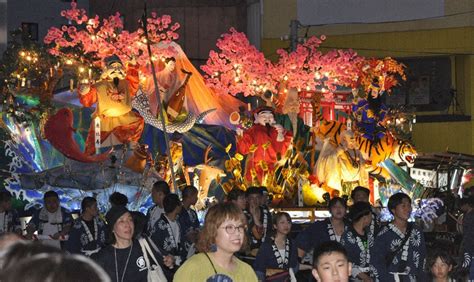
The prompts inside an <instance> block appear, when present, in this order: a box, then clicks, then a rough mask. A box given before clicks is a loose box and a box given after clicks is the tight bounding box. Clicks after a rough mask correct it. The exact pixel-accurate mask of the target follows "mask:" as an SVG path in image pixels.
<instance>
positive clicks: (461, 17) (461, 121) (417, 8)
mask: <svg viewBox="0 0 474 282" xmlns="http://www.w3.org/2000/svg"><path fill="white" fill-rule="evenodd" d="M262 7H263V11H262V14H263V19H262V26H263V37H262V43H261V44H262V45H261V46H262V51H263V52H264V53H265V55H266V57H267V58H270V59H274V58H276V50H277V49H278V48H288V46H289V43H290V42H289V40H282V38H283V39H285V38H289V36H288V35H289V34H290V22H291V21H292V20H298V21H299V24H300V25H299V28H298V37H305V36H312V35H326V37H327V39H326V41H325V43H323V44H322V46H321V47H322V50H324V49H353V50H355V51H357V52H358V54H360V55H362V56H366V57H379V58H383V57H386V56H390V57H393V58H395V59H397V60H400V61H401V62H403V63H405V64H406V65H407V73H408V81H407V82H405V83H403V84H402V87H401V89H402V90H400V91H401V92H404V93H402V95H404V96H397V99H398V102H397V103H399V104H403V103H405V104H408V105H410V106H412V107H413V108H415V109H416V115H417V123H416V124H415V125H414V128H413V141H414V143H415V146H416V147H417V148H418V150H419V151H421V152H439V151H445V150H449V151H456V152H462V153H466V154H474V142H473V133H472V132H473V127H474V123H473V122H472V118H471V116H472V113H473V110H474V99H473V98H472V97H473V96H474V17H473V15H474V2H473V1H469V0H444V1H443V0H409V1H408V0H397V1H389V0H352V1H344V0H332V1H310V0H263V5H262ZM378 11H382V12H378ZM420 89H422V90H420ZM395 94H397V95H398V93H395ZM400 97H401V98H400ZM392 99H393V97H392Z"/></svg>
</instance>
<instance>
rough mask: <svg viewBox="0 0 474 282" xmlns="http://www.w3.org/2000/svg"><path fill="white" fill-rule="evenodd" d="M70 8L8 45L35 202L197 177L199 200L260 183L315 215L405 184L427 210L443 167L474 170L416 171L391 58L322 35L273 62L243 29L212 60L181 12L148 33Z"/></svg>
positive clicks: (12, 147)
mask: <svg viewBox="0 0 474 282" xmlns="http://www.w3.org/2000/svg"><path fill="white" fill-rule="evenodd" d="M61 16H62V17H64V18H66V19H67V20H68V22H69V24H68V25H63V26H58V27H51V28H50V29H49V32H48V34H47V36H46V37H45V39H44V43H45V44H46V49H44V48H42V47H41V48H40V47H37V46H21V45H14V46H13V47H12V48H10V49H9V50H8V51H7V52H10V53H9V54H10V55H11V58H12V63H11V66H10V67H11V76H10V77H9V78H8V79H7V82H8V83H7V85H8V87H6V88H4V89H3V91H2V98H3V99H2V116H1V126H2V127H3V128H4V129H6V130H7V132H8V134H9V137H10V138H9V139H8V140H7V141H6V154H7V156H9V157H11V158H12V162H11V165H10V173H11V175H12V177H11V178H9V179H8V180H7V189H8V190H9V191H11V192H13V193H15V194H16V195H17V196H18V197H20V198H21V199H24V200H26V201H27V202H28V206H27V207H30V206H35V205H40V204H41V199H42V195H43V193H44V191H47V190H50V189H54V190H56V191H57V192H58V193H59V195H60V198H61V202H62V203H63V204H64V206H66V207H68V208H69V209H71V210H77V209H79V205H80V200H81V199H82V198H83V197H84V196H86V195H95V196H96V197H97V199H98V201H99V202H100V205H99V207H101V208H102V209H104V210H105V209H106V208H107V205H108V196H109V195H110V194H111V193H113V192H115V191H119V192H121V193H124V194H126V195H127V196H128V198H129V199H130V202H131V204H130V205H131V206H130V207H131V208H132V209H134V210H142V211H144V210H146V208H148V207H149V206H150V204H151V199H150V188H151V185H152V184H153V183H154V182H155V181H156V180H159V179H164V180H166V181H167V182H168V183H169V184H170V187H172V190H173V191H174V192H175V193H178V194H179V193H180V188H182V187H184V186H185V185H194V186H196V187H198V189H199V202H198V204H197V206H198V208H199V209H201V210H204V209H205V208H206V207H207V205H208V204H209V203H211V202H212V201H213V200H214V199H219V200H221V199H224V198H225V195H226V194H227V193H228V192H229V191H230V190H232V189H241V190H244V191H245V190H247V189H248V188H249V187H251V186H257V187H266V188H267V190H268V191H269V193H270V195H272V204H271V205H272V207H273V208H275V209H286V210H294V211H302V216H303V217H309V218H311V219H314V217H315V212H314V211H315V210H317V209H315V207H316V208H318V209H321V208H323V207H325V206H326V203H327V201H328V200H329V199H330V198H331V197H334V196H347V195H350V192H351V190H352V189H353V188H354V187H356V186H359V185H360V186H365V187H369V188H370V190H371V191H372V193H371V202H372V203H373V204H375V205H379V206H384V205H386V201H387V199H388V198H389V196H390V195H392V194H393V193H396V192H398V191H404V192H406V193H408V194H410V195H411V196H412V197H413V198H414V199H422V200H423V201H421V202H422V203H423V204H419V203H420V202H419V201H414V203H418V204H417V205H418V207H422V206H423V205H425V206H429V205H430V204H432V205H434V208H433V209H436V208H437V206H438V205H439V204H440V202H439V201H436V199H432V200H430V198H431V197H433V194H432V193H429V191H428V190H429V188H426V187H435V186H437V185H438V184H439V183H441V182H442V181H441V180H440V179H442V178H443V177H444V178H443V179H445V180H444V183H445V185H444V186H446V187H448V189H458V188H459V187H460V186H461V185H462V183H463V178H467V177H468V176H469V174H470V170H469V167H466V166H464V167H462V168H459V167H457V168H451V167H447V168H446V169H445V170H444V174H442V175H441V174H440V173H438V171H437V170H436V167H431V168H428V169H424V168H423V169H422V168H414V166H415V164H416V158H417V155H418V154H420V152H417V151H416V150H415V148H414V146H413V144H412V143H411V140H410V137H411V131H412V125H413V123H415V122H416V116H415V115H414V114H413V112H410V111H408V110H405V109H403V108H395V109H394V108H388V107H386V106H385V104H384V102H383V101H384V99H385V98H386V97H387V96H388V95H396V91H392V90H393V89H396V87H397V85H398V84H399V82H401V81H403V80H405V79H406V77H405V66H404V65H403V64H401V63H399V62H397V61H396V60H394V59H392V58H382V59H376V58H365V57H362V56H359V55H358V54H357V53H356V52H354V51H352V50H331V51H328V52H322V51H320V49H319V47H320V45H323V44H324V41H325V36H319V37H310V38H307V39H306V40H305V41H304V42H302V43H300V44H298V45H297V46H296V48H295V50H294V51H291V52H289V51H287V50H283V49H281V50H279V51H278V58H277V59H276V60H274V61H270V60H268V59H267V58H265V57H264V55H263V53H261V52H260V51H258V49H257V48H255V47H254V46H252V45H250V43H249V41H248V39H247V37H246V35H245V34H244V33H241V32H238V31H236V30H235V29H230V31H229V32H228V33H226V34H223V35H222V36H221V38H220V39H219V40H218V42H217V44H216V45H217V48H216V51H211V52H210V54H209V59H208V60H207V62H206V64H204V65H202V66H201V69H200V70H198V69H196V67H195V66H193V65H192V64H191V62H190V60H189V59H188V57H187V56H186V54H185V53H184V51H183V50H182V49H181V47H180V46H179V44H178V43H177V39H178V36H179V35H178V31H179V28H180V24H179V23H177V22H174V21H173V20H172V19H171V17H169V16H166V15H163V16H158V15H156V14H154V13H151V15H150V17H148V18H144V19H142V20H141V23H140V26H141V27H140V28H138V29H137V30H135V31H127V30H124V29H123V22H122V18H121V17H120V15H119V14H118V13H117V14H116V15H114V16H110V17H109V18H106V19H99V17H98V16H95V17H89V16H88V15H87V14H86V12H85V10H83V9H78V8H77V7H76V4H75V3H74V2H73V3H72V5H71V8H70V9H69V10H65V11H63V12H62V13H61ZM427 174H429V175H431V176H432V177H436V179H437V180H436V181H437V182H436V185H434V184H433V181H432V180H430V179H427V177H428V176H426V175H427ZM433 175H434V176H433ZM422 176H424V177H422ZM433 179H434V178H433ZM429 181H432V182H429ZM428 182H429V183H430V184H428ZM425 186H426V187H425ZM433 203H434V204H433ZM422 208H423V207H422ZM433 216H436V215H433Z"/></svg>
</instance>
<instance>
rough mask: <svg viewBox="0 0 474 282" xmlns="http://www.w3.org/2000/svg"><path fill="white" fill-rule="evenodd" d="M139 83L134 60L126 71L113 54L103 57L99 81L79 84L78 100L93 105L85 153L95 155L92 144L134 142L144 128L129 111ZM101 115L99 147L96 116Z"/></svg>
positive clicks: (137, 118) (139, 117)
mask: <svg viewBox="0 0 474 282" xmlns="http://www.w3.org/2000/svg"><path fill="white" fill-rule="evenodd" d="M138 85H139V78H138V68H137V65H136V62H135V60H134V59H132V60H131V61H130V62H129V63H128V67H127V70H125V67H124V65H123V63H122V61H120V59H119V57H117V56H116V55H113V56H110V57H107V58H106V59H105V68H104V72H103V73H102V75H101V80H100V81H99V82H97V83H95V84H93V85H87V84H85V85H84V84H82V85H79V89H78V93H79V95H80V101H81V103H82V104H83V105H84V106H85V107H91V106H92V105H93V104H96V105H97V106H96V110H95V112H94V114H93V120H94V121H95V122H92V123H91V126H90V128H89V133H88V136H87V140H86V149H85V152H86V154H91V155H92V154H94V153H95V147H107V146H113V145H117V144H128V143H130V142H137V141H138V140H139V139H140V136H141V134H142V131H143V127H144V122H143V118H142V117H141V116H140V115H139V114H137V113H135V112H133V111H132V98H133V96H134V95H135V94H136V92H137V89H138ZM97 117H99V118H100V146H98V145H99V144H97V146H96V145H95V134H94V133H95V131H94V128H95V126H97V121H96V118H97Z"/></svg>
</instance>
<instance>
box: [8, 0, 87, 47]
mask: <svg viewBox="0 0 474 282" xmlns="http://www.w3.org/2000/svg"><path fill="white" fill-rule="evenodd" d="M76 2H77V4H78V7H79V8H83V9H86V10H87V11H88V10H89V0H77V1H76ZM70 6H71V0H48V1H45V0H0V51H1V52H3V51H4V50H5V49H6V46H7V43H8V40H9V36H10V32H12V31H14V30H18V29H22V30H23V32H24V34H25V35H29V36H31V38H32V39H33V40H38V41H42V40H43V38H44V36H45V35H46V33H47V32H48V29H49V28H50V27H52V26H59V25H61V24H65V23H66V22H65V20H64V18H62V17H61V16H60V14H61V11H62V10H65V9H68V8H69V7H70Z"/></svg>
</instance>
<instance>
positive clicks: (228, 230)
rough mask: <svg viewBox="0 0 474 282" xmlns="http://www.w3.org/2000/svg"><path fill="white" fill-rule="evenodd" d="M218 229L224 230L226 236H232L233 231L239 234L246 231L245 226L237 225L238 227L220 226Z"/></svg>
mask: <svg viewBox="0 0 474 282" xmlns="http://www.w3.org/2000/svg"><path fill="white" fill-rule="evenodd" d="M220 228H224V229H225V232H227V234H229V235H232V234H234V233H235V230H238V231H239V233H244V232H245V231H246V230H247V226H245V225H239V226H235V225H227V226H221V227H220Z"/></svg>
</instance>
